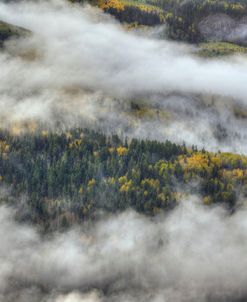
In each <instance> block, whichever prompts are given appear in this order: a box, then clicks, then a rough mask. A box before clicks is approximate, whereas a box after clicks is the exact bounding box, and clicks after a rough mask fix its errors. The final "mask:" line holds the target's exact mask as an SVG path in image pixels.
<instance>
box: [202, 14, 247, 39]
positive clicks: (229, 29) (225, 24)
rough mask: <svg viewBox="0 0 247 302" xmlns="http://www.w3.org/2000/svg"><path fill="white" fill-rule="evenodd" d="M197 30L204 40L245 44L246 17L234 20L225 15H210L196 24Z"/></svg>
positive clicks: (246, 31)
mask: <svg viewBox="0 0 247 302" xmlns="http://www.w3.org/2000/svg"><path fill="white" fill-rule="evenodd" d="M198 28H199V31H200V33H201V34H202V35H203V37H204V38H205V39H206V40H210V41H228V42H239V43H242V44H247V16H246V17H244V18H242V19H240V20H235V19H233V18H231V17H230V16H228V15H226V14H215V15H210V16H208V17H206V18H204V19H203V20H202V21H201V22H200V23H199V24H198Z"/></svg>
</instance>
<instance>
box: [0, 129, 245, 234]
mask: <svg viewBox="0 0 247 302" xmlns="http://www.w3.org/2000/svg"><path fill="white" fill-rule="evenodd" d="M0 138H1V140H0V151H1V153H0V171H1V176H0V179H1V185H2V186H3V185H4V186H9V187H10V188H11V195H12V198H14V199H13V200H15V199H17V200H18V199H19V198H21V196H26V198H27V209H23V210H22V211H24V214H22V211H20V213H19V216H22V215H25V216H26V219H27V218H28V217H29V219H31V220H32V221H33V222H36V223H37V222H38V223H39V225H40V226H41V225H43V227H45V228H48V229H50V230H52V229H54V228H55V227H56V228H57V227H59V228H60V227H65V226H66V227H67V226H68V225H72V224H73V223H82V222H83V221H85V220H88V219H90V220H94V219H97V217H98V216H99V215H100V213H101V212H102V211H103V212H107V213H115V212H121V211H124V210H126V209H128V208H133V209H135V210H136V211H138V212H140V213H144V214H146V215H156V214H158V213H161V212H162V211H167V210H169V209H172V208H174V207H176V205H178V204H179V202H180V201H181V200H182V199H183V198H185V197H186V195H187V194H201V195H202V199H203V202H204V204H206V205H210V204H215V203H220V204H223V205H225V206H226V207H227V208H228V209H230V210H231V211H232V210H234V209H235V207H236V200H237V198H239V196H243V197H244V196H245V197H246V196H247V172H246V171H247V158H246V156H240V155H235V154H230V153H220V152H219V153H209V152H206V151H205V150H197V148H196V147H193V148H192V149H189V148H186V147H185V146H184V145H176V144H174V143H171V142H169V141H166V142H164V143H161V142H157V141H150V140H138V139H132V140H129V139H125V141H123V140H121V139H120V138H119V137H118V136H117V135H112V136H105V135H103V134H102V133H100V132H95V131H91V130H87V129H71V130H68V131H66V132H62V133H49V132H48V131H45V130H40V132H39V133H36V134H31V133H30V134H28V133H26V134H22V135H21V136H13V135H11V134H10V133H8V132H3V131H2V132H1V133H0ZM193 183H194V184H193ZM178 187H179V190H178ZM9 200H10V201H11V198H10V197H9ZM10 201H9V202H10Z"/></svg>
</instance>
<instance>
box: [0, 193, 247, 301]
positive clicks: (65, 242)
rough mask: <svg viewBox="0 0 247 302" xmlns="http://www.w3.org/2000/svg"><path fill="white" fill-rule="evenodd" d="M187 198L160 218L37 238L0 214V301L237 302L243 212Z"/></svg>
mask: <svg viewBox="0 0 247 302" xmlns="http://www.w3.org/2000/svg"><path fill="white" fill-rule="evenodd" d="M200 204H201V201H200V200H199V199H198V198H197V197H195V196H190V198H189V200H184V201H183V202H181V204H180V206H179V207H178V208H177V209H175V210H174V211H172V212H170V214H167V215H166V216H162V215H161V216H159V217H156V218H152V219H151V218H147V217H144V216H140V215H139V214H137V213H135V212H132V211H127V212H125V213H122V214H119V215H115V216H114V217H111V216H110V217H108V218H106V219H104V220H101V221H99V222H97V223H96V224H95V225H94V226H91V227H81V228H77V229H73V230H70V231H69V232H68V233H64V234H53V235H50V237H43V236H41V235H39V234H38V232H37V231H36V230H35V229H34V228H33V227H31V226H28V225H24V224H20V223H17V222H16V221H15V220H14V215H15V212H14V211H13V210H11V209H10V208H7V207H4V206H1V208H0V235H1V245H0V265H1V271H0V281H1V282H0V301H4V302H6V301H13V302H14V301H18V302H22V301H23V302H24V301H25V302H28V301H30V302H35V301H47V302H51V301H56V302H62V301H66V302H81V301H83V302H84V301H85V302H91V301H92V302H95V301H133V302H135V301H157V302H159V301H168V302H169V301H172V302H176V301H240V299H243V300H241V301H244V300H245V298H246V294H247V293H246V277H247V276H246V274H247V273H246V271H247V260H246V248H247V246H246V244H247V243H246V242H247V238H246V236H247V235H246V234H247V223H246V219H245V217H246V214H247V213H246V209H242V210H241V211H238V212H237V213H236V214H234V215H232V216H229V214H228V213H227V212H225V211H224V210H223V209H222V208H205V207H204V206H202V205H200Z"/></svg>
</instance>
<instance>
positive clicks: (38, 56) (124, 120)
mask: <svg viewBox="0 0 247 302" xmlns="http://www.w3.org/2000/svg"><path fill="white" fill-rule="evenodd" d="M0 19H1V20H4V21H6V22H9V23H13V24H15V25H18V26H22V27H24V28H27V29H29V30H30V31H32V33H33V34H32V35H30V36H28V37H25V38H23V39H18V40H11V41H9V42H8V43H6V46H5V50H4V51H1V52H0V65H1V73H0V122H1V126H2V127H9V126H11V125H13V124H17V125H18V124H19V123H24V122H26V121H30V120H36V121H39V122H41V123H43V124H45V125H47V127H48V126H50V127H56V126H57V125H58V124H59V125H61V124H62V125H65V126H66V127H69V126H76V125H86V126H88V125H94V126H96V127H99V128H100V129H104V130H105V131H113V130H114V131H117V130H119V131H123V132H124V134H126V135H130V136H132V135H140V136H143V137H148V138H158V139H160V140H164V138H169V139H171V140H173V141H175V142H179V143H181V142H182V141H184V140H187V139H188V142H187V143H188V144H195V145H199V147H202V146H207V147H208V148H209V149H210V150H214V151H215V150H218V149H219V148H221V149H222V150H225V151H234V152H235V151H237V152H243V153H246V152H247V146H246V135H245V133H244V128H245V127H246V118H245V112H246V110H247V108H246V107H247V104H246V95H247V88H246V80H247V72H246V70H247V60H246V57H234V58H227V59H224V60H223V59H222V60H203V59H198V58H196V57H195V56H192V55H191V52H193V51H194V48H192V47H190V46H187V45H182V44H178V43H173V42H169V41H166V40H157V39H155V38H153V37H152V35H151V36H150V35H149V34H148V35H147V37H145V36H144V35H143V33H142V34H138V32H137V33H133V32H128V31H126V30H125V29H124V28H123V27H122V26H121V25H120V24H118V23H117V22H116V21H115V20H114V19H112V18H111V17H109V16H108V15H105V14H103V13H102V12H101V11H100V10H98V9H96V8H92V7H90V6H84V7H82V6H80V5H75V4H73V5H72V4H68V3H67V2H65V1H59V0H51V1H34V2H32V1H28V2H27V1H26V2H25V1H21V2H20V1H18V2H16V3H13V2H11V3H8V4H7V3H1V4H0ZM143 99H145V100H146V102H147V104H148V106H151V107H152V106H154V104H155V106H156V107H155V108H157V106H158V107H161V108H162V110H163V111H164V112H167V111H168V113H169V116H170V118H166V119H161V118H159V117H158V118H157V119H156V120H154V119H153V120H150V119H146V118H144V119H143V120H138V119H136V118H133V116H131V114H129V106H130V100H134V102H136V100H143ZM236 106H240V112H243V113H244V114H243V116H244V118H242V117H239V116H237V117H236V115H235V107H236ZM126 108H127V109H126ZM186 108H187V109H186ZM188 108H189V109H188ZM147 127H151V128H150V129H154V128H156V129H157V131H155V132H154V131H149V130H147ZM222 133H223V134H222Z"/></svg>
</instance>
